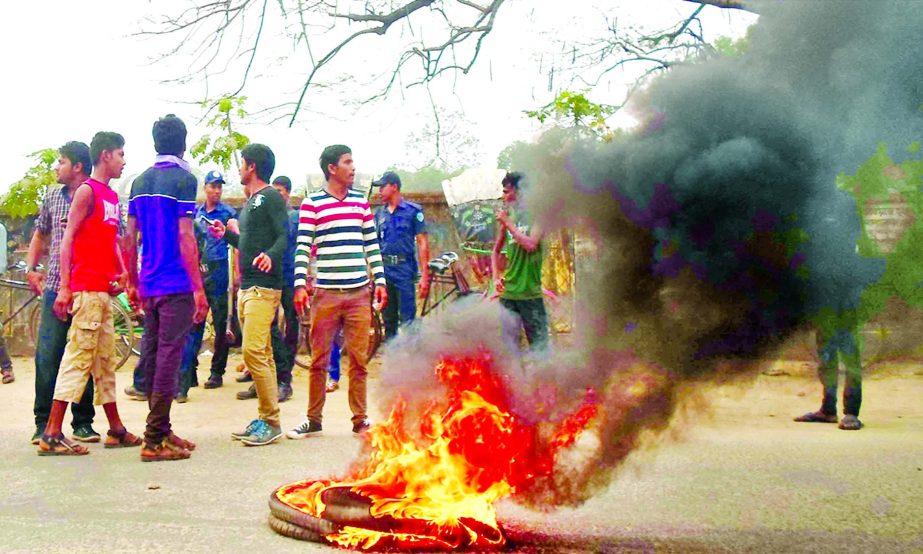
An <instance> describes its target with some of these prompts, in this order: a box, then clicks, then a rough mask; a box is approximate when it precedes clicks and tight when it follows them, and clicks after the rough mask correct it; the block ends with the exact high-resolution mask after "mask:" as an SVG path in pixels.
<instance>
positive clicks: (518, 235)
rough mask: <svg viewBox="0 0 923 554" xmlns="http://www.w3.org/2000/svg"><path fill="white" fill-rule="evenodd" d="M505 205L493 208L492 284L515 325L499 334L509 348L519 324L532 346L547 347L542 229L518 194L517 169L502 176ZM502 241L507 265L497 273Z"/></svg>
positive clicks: (519, 178) (516, 337) (515, 340)
mask: <svg viewBox="0 0 923 554" xmlns="http://www.w3.org/2000/svg"><path fill="white" fill-rule="evenodd" d="M502 184H503V202H504V203H505V205H506V207H505V209H503V210H501V211H498V212H497V221H498V222H499V223H500V232H499V233H497V240H496V242H495V243H494V248H493V252H492V253H491V265H492V267H493V274H494V279H495V282H494V285H495V287H496V290H497V292H498V293H499V294H500V304H501V305H502V306H503V307H504V308H506V309H507V310H509V311H510V312H512V313H513V314H515V316H516V321H517V322H518V323H517V325H515V327H514V326H510V325H507V326H506V328H504V330H503V334H504V336H505V338H506V340H507V342H508V343H509V344H510V347H511V348H517V347H518V345H519V331H520V326H521V327H522V329H523V330H525V333H526V340H527V341H528V342H529V346H530V348H531V349H532V350H543V349H545V348H547V347H548V315H547V312H546V311H545V301H544V298H543V292H542V233H541V232H540V231H539V230H537V229H535V227H534V226H533V225H532V222H531V218H530V217H529V215H528V214H527V213H526V211H525V208H524V206H523V205H522V200H521V198H520V196H519V193H520V192H521V190H520V189H521V187H522V186H523V185H524V180H523V176H522V174H521V173H517V172H513V173H507V174H506V176H505V177H503V181H502ZM504 245H506V255H507V265H506V271H505V272H504V273H503V276H502V277H501V276H500V252H501V251H502V250H503V247H504Z"/></svg>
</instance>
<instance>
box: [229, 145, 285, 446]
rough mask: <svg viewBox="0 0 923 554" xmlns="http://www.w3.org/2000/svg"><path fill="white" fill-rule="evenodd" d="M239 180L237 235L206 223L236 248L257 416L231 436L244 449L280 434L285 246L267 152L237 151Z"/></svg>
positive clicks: (241, 312)
mask: <svg viewBox="0 0 923 554" xmlns="http://www.w3.org/2000/svg"><path fill="white" fill-rule="evenodd" d="M240 154H241V157H242V158H243V163H242V164H241V165H240V182H241V183H243V185H244V194H245V195H246V196H247V204H246V205H245V206H244V208H243V209H242V210H241V213H240V234H237V233H235V232H233V231H231V230H228V229H226V227H225V225H224V224H223V223H221V222H220V221H215V222H214V223H212V227H211V229H212V232H213V233H214V234H215V236H218V237H224V239H225V240H227V241H228V243H230V244H231V246H235V247H237V248H238V249H239V250H240V261H241V264H240V265H241V273H242V275H241V286H240V295H239V296H238V299H237V313H238V314H239V316H240V325H241V331H242V333H243V354H244V364H246V366H247V369H248V370H249V371H250V374H251V375H252V376H253V385H254V387H255V389H256V394H257V399H258V402H259V417H258V418H257V419H254V420H253V421H251V422H250V424H249V425H247V428H246V429H244V430H243V431H242V432H239V433H232V434H231V436H232V437H233V438H235V439H237V440H240V441H241V442H243V443H244V444H246V445H250V446H262V445H265V444H269V443H271V442H274V441H275V440H276V439H278V438H279V437H281V436H282V429H281V423H280V419H279V417H280V416H279V399H278V392H277V387H276V368H275V365H274V364H273V359H272V339H271V328H272V322H273V320H274V319H275V317H276V312H277V311H278V310H279V301H280V298H281V296H282V287H283V284H284V281H283V278H282V257H283V256H284V255H285V246H286V243H287V242H288V215H287V210H286V206H285V201H283V200H282V196H281V195H280V194H279V192H278V191H277V190H276V189H274V188H273V187H272V186H270V185H269V179H270V178H271V177H272V172H273V170H274V169H275V167H276V158H275V155H274V154H273V152H272V150H270V149H269V147H268V146H266V145H263V144H251V145H249V146H247V147H246V148H244V149H243V150H242V151H241V153H240Z"/></svg>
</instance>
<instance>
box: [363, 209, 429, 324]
mask: <svg viewBox="0 0 923 554" xmlns="http://www.w3.org/2000/svg"><path fill="white" fill-rule="evenodd" d="M375 224H376V225H375V226H376V228H377V230H378V243H379V245H380V247H381V258H382V262H383V263H384V267H385V280H386V281H387V283H388V284H387V288H388V303H387V305H386V306H385V309H384V311H383V312H382V317H383V319H384V321H385V338H386V339H389V338H391V337H393V336H394V335H396V334H397V328H398V319H400V323H403V324H407V323H410V322H411V321H413V319H414V317H415V316H416V313H417V303H416V291H415V283H416V280H417V269H418V268H417V257H416V237H417V235H419V234H421V233H426V223H425V221H424V218H423V208H422V207H421V206H420V205H419V204H414V203H413V202H408V201H406V200H401V202H400V203H399V204H398V205H397V207H396V208H395V209H394V212H393V213H392V212H390V211H388V206H387V205H385V206H381V207H379V208H378V210H377V211H376V212H375Z"/></svg>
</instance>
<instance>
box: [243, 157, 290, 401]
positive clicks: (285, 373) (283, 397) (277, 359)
mask: <svg viewBox="0 0 923 554" xmlns="http://www.w3.org/2000/svg"><path fill="white" fill-rule="evenodd" d="M272 186H273V188H274V189H276V191H278V193H279V195H280V196H282V201H283V202H285V206H286V209H287V210H288V235H287V240H286V248H285V254H284V255H283V256H282V277H283V281H284V282H283V286H282V298H281V303H282V314H283V317H284V318H285V335H284V336H283V335H282V332H281V331H279V323H278V321H273V324H272V357H273V362H274V363H275V364H276V379H277V381H278V383H279V402H285V401H287V400H289V399H290V398H291V397H292V369H293V368H294V366H295V354H296V352H297V350H298V313H297V312H296V311H295V241H296V239H297V238H298V210H296V209H294V208H292V207H290V206H289V198H290V197H291V196H290V195H291V193H292V180H291V179H289V178H288V177H286V176H285V175H280V176H278V177H276V178H275V179H273V180H272ZM251 398H256V386H255V385H250V387H249V388H248V389H247V390H243V391H240V392H238V393H237V399H238V400H248V399H251Z"/></svg>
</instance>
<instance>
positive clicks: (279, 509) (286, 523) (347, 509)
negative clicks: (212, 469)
mask: <svg viewBox="0 0 923 554" xmlns="http://www.w3.org/2000/svg"><path fill="white" fill-rule="evenodd" d="M310 484H311V482H301V483H297V484H294V483H293V484H288V485H283V486H282V487H279V488H277V489H276V490H274V491H273V493H272V494H271V495H270V497H269V511H270V514H269V527H270V528H272V530H273V531H275V532H277V533H279V534H280V535H284V536H286V537H290V538H293V539H298V540H304V541H313V542H320V543H328V544H334V545H340V546H344V545H346V546H354V547H355V546H359V547H361V548H363V549H374V550H387V549H391V548H401V549H405V550H455V549H457V548H459V547H465V546H472V545H471V544H469V539H470V533H471V532H474V533H476V534H478V535H479V536H481V537H483V538H484V539H486V540H487V544H493V545H494V546H501V545H502V544H503V543H504V542H505V538H504V536H503V534H502V532H501V531H500V530H499V529H493V528H491V527H489V526H486V525H481V524H479V522H477V521H474V520H471V519H469V518H462V519H461V520H460V521H459V526H458V527H455V528H444V527H440V526H438V525H435V524H433V523H432V522H428V521H424V520H419V519H398V518H394V517H390V516H385V517H375V516H373V515H372V513H371V507H372V501H371V500H370V499H368V498H367V497H365V496H364V495H362V494H360V493H357V492H353V491H352V489H351V488H350V487H338V486H332V487H329V488H328V489H326V490H325V491H324V492H323V493H322V494H321V496H322V498H323V501H324V512H323V516H322V517H316V516H313V515H310V514H308V513H305V512H304V511H302V510H300V509H298V508H295V507H293V506H291V505H289V504H287V503H286V502H285V501H284V500H283V499H282V498H280V492H282V491H283V490H285V491H288V492H290V491H291V490H292V487H293V485H294V486H296V487H297V486H305V487H307V486H310ZM283 496H284V493H283ZM344 528H350V529H351V530H352V531H353V532H355V531H357V530H358V531H360V534H363V535H364V538H363V539H361V540H360V541H359V542H360V543H361V544H345V543H344V542H343V541H348V540H349V539H345V538H344V539H343V540H342V541H341V540H335V539H334V538H333V536H337V538H339V535H340V534H341V533H342V532H344V531H345V529H344ZM410 537H413V538H410ZM480 546H482V547H483V546H485V544H481V545H480Z"/></svg>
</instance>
